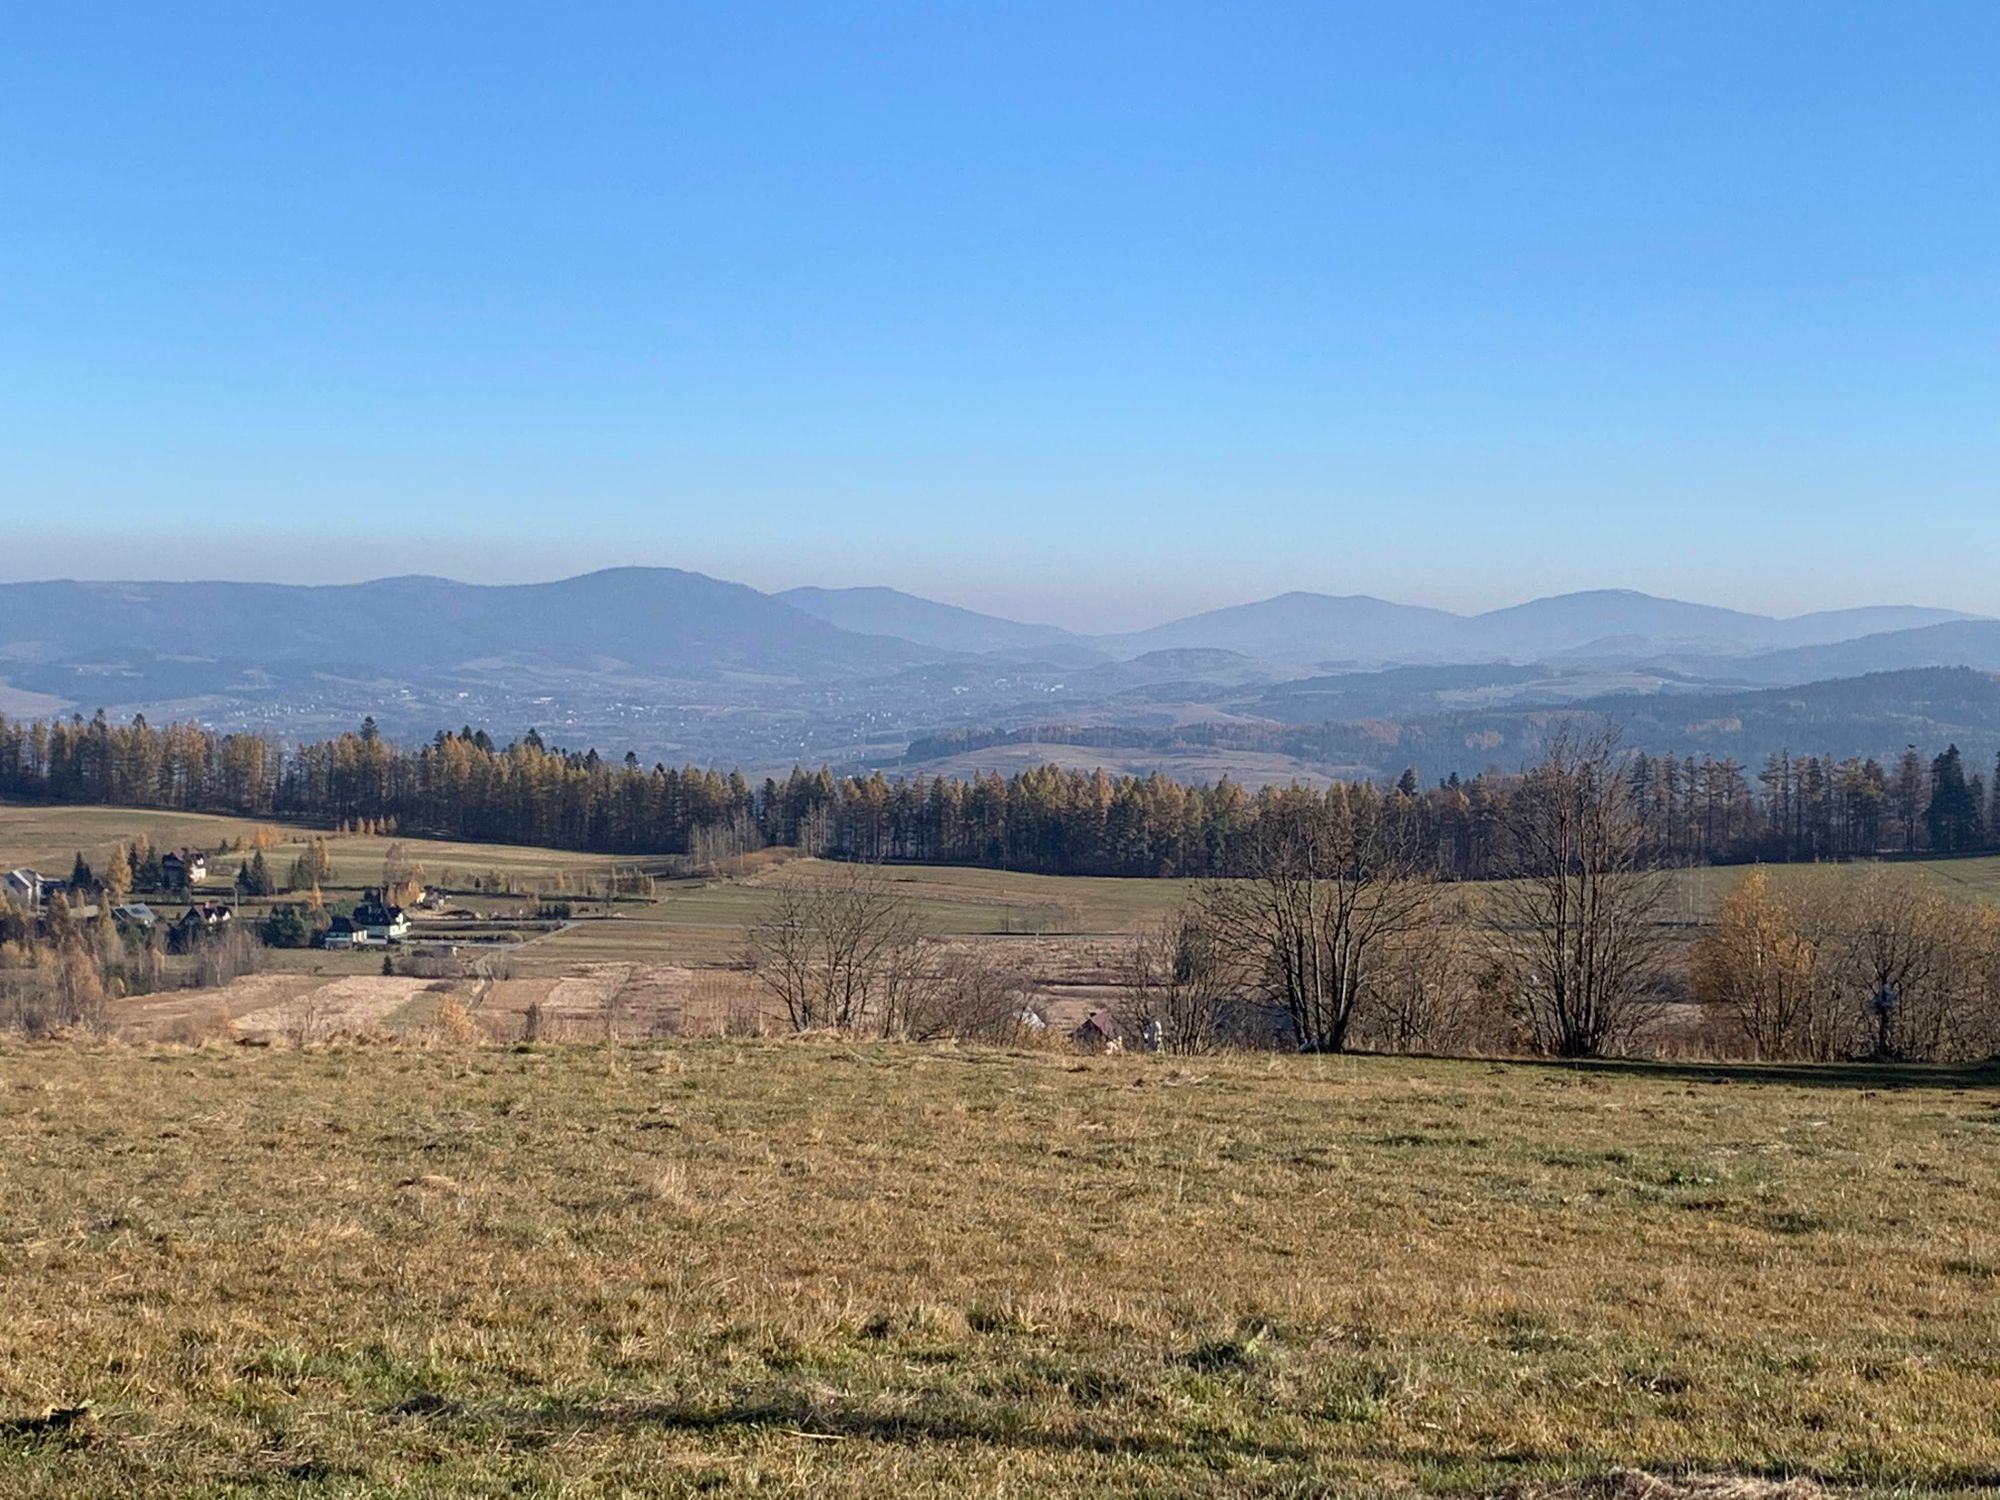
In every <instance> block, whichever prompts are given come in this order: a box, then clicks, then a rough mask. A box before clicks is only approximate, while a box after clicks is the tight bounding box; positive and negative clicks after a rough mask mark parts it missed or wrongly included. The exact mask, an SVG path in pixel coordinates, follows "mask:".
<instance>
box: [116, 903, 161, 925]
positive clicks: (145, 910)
mask: <svg viewBox="0 0 2000 1500" xmlns="http://www.w3.org/2000/svg"><path fill="white" fill-rule="evenodd" d="M111 918H112V920H113V921H115V922H118V923H120V924H121V925H123V926H126V927H138V928H141V929H145V930H151V928H152V927H153V924H154V923H156V922H157V921H158V920H159V918H158V917H157V916H155V915H154V913H153V908H152V907H150V906H148V905H147V904H146V903H145V902H143V901H128V902H126V903H125V905H123V906H114V907H112V908H111Z"/></svg>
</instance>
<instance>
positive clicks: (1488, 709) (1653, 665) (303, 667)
mask: <svg viewBox="0 0 2000 1500" xmlns="http://www.w3.org/2000/svg"><path fill="white" fill-rule="evenodd" d="M1933 667H1936V668H1948V667H1973V668H1981V669H1988V670H2000V621H1996V620H1984V619H1977V618H1973V617H1969V616H1964V615H1960V614H1957V613H1955V612H1953V611H1949V610H1939V609H1925V608H1920V607H1913V606H1907V607H1906V606H1888V607H1871V608H1864V609H1854V610H1836V611H1828V612H1822V613H1819V614H1812V615H1802V616H1798V617H1796V618H1793V619H1778V618H1775V617H1771V616H1765V615H1758V614H1752V613H1748V612H1745V611H1741V610H1729V609H1718V608H1714V607H1712V606H1707V605H1700V604H1691V603H1686V602H1684V601H1680V600H1672V599H1659V598H1654V597H1652V596H1649V595H1645V594H1639V593H1634V592H1631V591H1628V590H1615V589H1610V590H1595V591H1589V592H1585V593H1577V594H1566V595H1558V596H1555V597H1552V598H1547V599H1536V600H1530V601H1528V602H1527V603H1524V604H1519V605H1513V606H1509V607H1508V608H1505V609H1499V610H1492V611H1488V612H1487V613H1484V614H1478V615H1461V614H1455V613H1453V612H1451V611H1449V610H1441V609H1431V608H1426V607H1423V606H1416V605H1405V604H1398V603H1396V602H1394V601H1391V600H1385V599H1380V598H1374V597H1370V596H1367V595H1346V596H1334V595H1326V594H1313V593H1304V592H1295V593H1289V594H1281V595H1279V596H1277V597H1276V598H1273V599H1266V600H1260V601H1256V602H1253V603H1249V604H1241V605H1234V606H1231V607H1229V608H1225V609H1219V610H1209V611H1204V612H1202V613H1199V614H1194V615H1190V616H1187V617H1185V618H1181V619H1176V620H1170V621H1168V622H1166V623H1165V624H1162V625H1157V626H1154V627H1151V628H1150V629H1147V630H1140V631H1132V632H1127V633H1124V634H1118V635H1104V636H1090V635H1084V634H1080V633H1077V632H1073V631H1068V630H1063V629H1060V628H1058V627H1055V626H1051V625H1043V624H1033V623H1024V622H1021V621H1016V620H1010V619H1006V618H1003V617H1001V616H997V615H991V614H983V613H980V612H978V611H975V610H968V609H963V608H960V607H959V606H956V605H951V604H946V603H942V602H939V601H937V600H932V599H925V598H922V597H919V596H917V595H914V594H908V593H904V592H901V591H899V590H895V589H887V588H817V587H811V588H799V589H792V590H788V591H786V592H785V593H783V594H775V595H774V594H767V593H763V592H760V591H759V590H757V589H754V588H750V587H748V586H746V585H743V584H740V583H732V582H728V581H726V580H723V579H717V578H711V577H707V576H705V575H703V574H700V573H694V572H687V571H683V570H679V569H673V568H613V569H607V570H604V571H602V572H597V573H588V574H584V575H581V576H579V577H576V578H567V579H561V580H557V581H554V582H549V583H529V584H506V585H485V584H467V583H459V582H455V581H453V580H450V579H445V578H435V577H427V576H421V575H412V576H404V577H392V578H382V579H377V580H374V581H372V582H367V583H358V584H340V585H324V586H303V585H289V584H267V583H142V582H125V583H99V582H77V581H54V582H41V583H21V584H0V705H11V707H12V711H13V712H16V713H50V712H62V713H71V712H76V713H86V714H87V713H90V712H92V711H94V710H96V709H98V708H103V709H104V710H105V711H106V712H107V713H109V714H112V715H114V716H123V717H129V716H130V715H132V714H135V713H144V714H145V715H146V716H147V717H148V718H150V719H154V720H156V721H157V720H159V719H161V718H163V717H176V718H198V719H200V720H202V721H203V722H206V723H210V724H213V725H216V726H218V727H224V728H231V729H244V730H254V731H256V732H259V733H268V734H273V735H279V736H284V737H308V736H317V735H321V734H325V733H329V732H338V731H339V730H340V729H342V728H347V727H351V726H353V725H354V724H357V723H359V722H360V720H361V718H362V716H363V715H364V714H366V715H372V716H374V717H375V719H376V721H377V723H378V726H379V727H381V728H382V729H383V731H384V732H385V733H389V734H393V735H397V736H410V735H420V736H424V737H428V736H429V735H431V734H432V733H434V732H436V731H437V730H438V729H439V728H441V727H443V728H451V727H456V726H457V725H459V724H462V723H470V724H477V725H480V726H482V727H488V728H491V729H493V730H494V731H495V732H496V733H519V732H522V731H524V730H525V729H526V728H527V727H528V726H530V725H534V726H536V727H538V728H541V729H543V730H544V731H546V732H548V733H552V734H554V735H557V736H559V737H560V742H561V743H565V744H570V745H579V746H582V745H590V744H596V745H599V746H603V747H609V746H616V747H619V748H620V753H622V752H623V749H625V748H631V749H633V750H634V751H635V752H636V753H640V754H642V755H644V756H647V757H659V758H663V759H672V758H680V759H689V760H694V761H696V762H699V763H704V764H725V765H726V764H748V765H751V766H763V767H767V768H770V767H775V768H780V769H782V768H784V767H786V766H788V765H790V764H791V763H794V762H804V763H809V764H816V763H819V762H821V761H825V762H830V763H833V764H836V765H849V766H853V765H867V764H880V763H884V761H885V760H886V761H893V760H894V759H895V758H896V757H898V756H900V755H901V754H902V752H903V750H904V748H905V747H907V745H909V744H910V743H911V742H912V741H913V740H915V739H919V738H923V737H926V736H935V735H937V734H956V733H968V732H973V733H977V732H985V731H988V730H993V729H1005V728H1007V727H1009V726H1018V725H1021V724H1034V723H1046V722H1056V721H1057V720H1058V718H1060V719H1061V720H1063V721H1067V722H1072V723H1075V724H1078V725H1080V726H1083V727H1086V728H1090V729H1092V730H1093V731H1098V732H1102V731H1107V730H1109V729H1112V728H1117V727H1123V728H1126V729H1131V730H1134V731H1144V732H1148V733H1151V732H1154V731H1156V730H1158V729H1159V728H1160V727H1161V726H1175V727H1177V728H1190V729H1191V728H1192V727H1194V726H1202V725H1212V726H1229V725H1258V724H1263V725H1285V726H1305V725H1310V724H1313V723H1329V724H1332V723H1344V724H1349V725H1363V726H1364V727H1363V728H1359V729H1357V730H1356V733H1357V734H1360V735H1361V737H1362V738H1363V739H1365V738H1366V736H1367V735H1368V734H1374V733H1386V732H1388V730H1387V727H1386V726H1389V725H1392V724H1394V723H1397V722H1401V723H1405V724H1408V723H1411V722H1413V721H1415V720H1419V719H1421V720H1423V721H1425V722H1427V723H1430V724H1432V725H1434V726H1440V728H1439V729H1438V731H1437V732H1444V733H1452V732H1456V733H1458V734H1460V735H1461V737H1464V736H1471V737H1473V738H1474V739H1483V738H1484V737H1485V736H1486V735H1487V734H1488V733H1489V731H1488V730H1487V729H1485V728H1480V727H1476V725H1475V722H1474V720H1473V718H1471V717H1469V716H1474V715H1484V714H1498V713H1503V712H1519V713H1523V714H1529V715H1530V716H1532V713H1533V712H1535V711H1539V710H1540V709H1541V708H1543V707H1546V706H1551V705H1560V704H1576V703H1581V702H1584V701H1586V700H1592V699H1595V698H1598V697H1600V696H1601V695H1603V694H1606V693H1613V694H1625V695H1629V696H1630V697H1631V698H1633V699H1635V700H1636V699H1644V698H1649V697H1657V698H1659V699H1660V700H1662V702H1663V703H1664V701H1665V700H1667V699H1671V698H1674V697H1676V696H1680V695H1688V694H1696V693H1702V692H1715V693H1739V692H1742V691H1744V690H1746V689H1754V688H1763V687H1774V686H1790V685H1795V684H1799V683H1805V682H1809V681H1817V680H1821V679H1825V678H1844V677H1854V676H1858V675H1860V674H1863V673H1867V672H1873V671H1883V670H1900V669H1906V668H1933ZM1912 681H1914V679H1912ZM1890 696H1891V697H1893V692H1891V693H1890ZM1782 701H1784V700H1779V704H1780V706H1779V707H1775V708H1772V709H1771V710H1770V711H1769V712H1768V713H1766V712H1765V710H1764V709H1763V708H1761V707H1759V708H1758V714H1759V718H1758V719H1757V721H1756V722H1757V723H1758V725H1759V728H1758V729H1757V730H1756V731H1755V732H1756V733H1757V734H1763V733H1766V732H1767V731H1769V730H1770V729H1771V727H1772V726H1773V725H1776V724H1777V723H1778V722H1779V721H1780V720H1781V719H1782V715H1783V709H1782ZM1833 701H1834V702H1835V703H1836V705H1843V704H1851V705H1853V708H1852V711H1851V712H1850V710H1849V709H1848V708H1847V707H1842V706H1836V707H1835V708H1834V709H1833V710H1832V711H1833V712H1834V714H1835V716H1836V717H1840V716H1842V715H1845V716H1847V717H1849V718H1854V717H1856V716H1858V717H1859V718H1862V719H1872V720H1879V721H1881V722H1878V723H1873V724H1870V723H1859V722H1857V723H1855V724H1852V725H1850V726H1848V727H1850V728H1852V730H1853V738H1854V739H1855V741H1856V742H1861V741H1864V740H1865V741H1868V742H1870V743H1872V742H1874V741H1873V738H1871V737H1876V738H1879V736H1878V735H1877V731H1878V730H1882V729H1883V725H1884V724H1886V723H1887V722H1888V720H1889V719H1891V718H1893V717H1894V711H1893V710H1892V709H1891V708H1889V707H1885V706H1884V704H1883V702H1882V701H1879V697H1865V698H1864V697H1863V696H1860V695H1852V694H1850V695H1848V696H1847V697H1846V698H1836V699H1835V700H1833ZM1660 712H1663V713H1669V714H1671V713H1675V712H1678V710H1676V709H1669V708H1665V707H1662V708H1661V709H1660ZM1367 721H1373V722H1374V724H1375V726H1376V727H1373V728H1367V727H1365V725H1366V723H1367ZM1945 722H1949V718H1948V716H1946V718H1945ZM1442 726H1452V728H1450V729H1446V728H1443V727H1442ZM1495 732H1498V731H1495ZM1507 732H1508V733H1510V734H1511V733H1513V732H1514V731H1512V730H1509V731H1507ZM1842 732H1843V733H1845V732H1846V730H1844V729H1843V731H1842ZM1883 732H1887V731H1883ZM1891 737H1893V735H1892V736H1891ZM1334 739H1335V740H1337V739H1338V736H1335V737H1334ZM1333 742H1334V740H1329V741H1328V743H1333ZM1356 743H1357V744H1358V743H1359V741H1357V742H1356ZM1899 743H1900V742H1899ZM1344 753H1347V752H1344ZM1449 753H1450V754H1451V755H1453V756H1456V757H1460V758H1463V757H1464V756H1466V755H1468V754H1471V753H1472V752H1471V751H1470V750H1469V749H1468V747H1466V746H1464V745H1460V746H1459V747H1458V749H1456V750H1451V751H1449ZM1348 754H1349V758H1348V759H1347V760H1343V761H1340V762H1339V763H1340V764H1349V763H1352V762H1353V761H1354V758H1355V757H1354V756H1353V754H1352V753H1348ZM1445 754H1446V751H1445V750H1442V749H1440V750H1437V751H1435V752H1433V751H1426V753H1425V755H1424V756H1423V757H1419V760H1420V763H1424V764H1428V763H1429V761H1430V760H1431V759H1442V758H1443V756H1444V755H1445ZM1202 764H1203V765H1204V767H1209V766H1211V765H1212V764H1213V763H1211V762H1206V761H1204V762H1202ZM1266 769H1267V770H1268V769H1269V768H1268V767H1267V768H1266ZM1272 774H1275V772H1273V773H1272Z"/></svg>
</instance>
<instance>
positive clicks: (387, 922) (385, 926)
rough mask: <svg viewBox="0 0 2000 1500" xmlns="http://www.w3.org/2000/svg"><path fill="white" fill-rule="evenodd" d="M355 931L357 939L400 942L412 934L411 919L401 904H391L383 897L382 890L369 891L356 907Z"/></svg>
mask: <svg viewBox="0 0 2000 1500" xmlns="http://www.w3.org/2000/svg"><path fill="white" fill-rule="evenodd" d="M352 920H353V923H354V931H355V932H356V933H357V934H358V935H359V936H358V938H357V941H365V942H370V943H400V942H402V940H403V939H404V938H406V937H408V936H409V935H410V919H409V917H408V916H407V915H405V914H404V911H403V908H402V907H400V906H391V905H390V904H389V903H388V902H387V901H385V900H383V899H382V893H381V892H380V891H372V890H371V891H369V892H367V893H366V894H365V895H363V897H362V898H361V904H360V905H359V906H357V907H355V908H354V916H353V919H352Z"/></svg>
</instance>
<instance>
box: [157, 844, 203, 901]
mask: <svg viewBox="0 0 2000 1500" xmlns="http://www.w3.org/2000/svg"><path fill="white" fill-rule="evenodd" d="M206 879H208V856H207V855H205V854H203V853H202V852H201V851H200V850H199V849H169V850H168V851H167V852H166V853H165V854H162V855H161V856H160V884H161V885H163V886H165V887H166V888H167V889H168V890H170V891H184V890H186V889H187V888H188V887H189V886H191V885H200V884H201V883H202V882H203V881H204V880H206Z"/></svg>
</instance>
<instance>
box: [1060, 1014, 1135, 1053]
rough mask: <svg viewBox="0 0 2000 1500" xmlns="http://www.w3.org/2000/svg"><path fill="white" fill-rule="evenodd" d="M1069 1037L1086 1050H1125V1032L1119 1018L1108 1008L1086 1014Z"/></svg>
mask: <svg viewBox="0 0 2000 1500" xmlns="http://www.w3.org/2000/svg"><path fill="white" fill-rule="evenodd" d="M1069 1039H1070V1040H1071V1041H1072V1042H1074V1043H1075V1044H1076V1045H1077V1046H1078V1047H1080V1048H1082V1049H1083V1050H1084V1051H1085V1052H1123V1051H1124V1050H1125V1033H1124V1031H1123V1029H1122V1028H1121V1027H1120V1026H1119V1024H1118V1018H1117V1017H1116V1016H1114V1015H1113V1014H1111V1012H1110V1011H1108V1010H1094V1011H1092V1012H1091V1013H1090V1014H1089V1015H1087V1016H1085V1017H1084V1018H1083V1020H1082V1022H1081V1023H1080V1024H1079V1025H1078V1026H1077V1027H1076V1029H1075V1030H1074V1031H1072V1032H1070V1034H1069Z"/></svg>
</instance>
